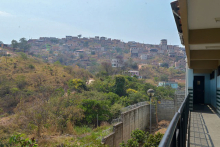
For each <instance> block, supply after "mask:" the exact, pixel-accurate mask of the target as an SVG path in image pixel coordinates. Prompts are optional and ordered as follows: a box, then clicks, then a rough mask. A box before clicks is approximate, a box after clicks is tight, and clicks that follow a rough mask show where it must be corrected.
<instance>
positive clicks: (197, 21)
mask: <svg viewBox="0 0 220 147" xmlns="http://www.w3.org/2000/svg"><path fill="white" fill-rule="evenodd" d="M187 3H188V4H187V5H188V24H189V29H207V28H220V21H219V22H218V23H216V21H215V18H220V0H187Z"/></svg>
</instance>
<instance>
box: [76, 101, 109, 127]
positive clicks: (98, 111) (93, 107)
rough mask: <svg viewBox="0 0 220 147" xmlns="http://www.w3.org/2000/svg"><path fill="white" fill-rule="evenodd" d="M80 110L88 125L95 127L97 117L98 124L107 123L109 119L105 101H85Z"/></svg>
mask: <svg viewBox="0 0 220 147" xmlns="http://www.w3.org/2000/svg"><path fill="white" fill-rule="evenodd" d="M80 108H82V109H83V111H84V115H85V116H86V117H85V120H86V122H87V123H88V124H91V123H92V124H93V125H96V120H97V115H98V120H99V122H101V121H107V120H108V119H109V118H110V111H109V106H108V104H107V103H106V101H101V100H91V99H85V100H83V101H82V104H81V106H80Z"/></svg>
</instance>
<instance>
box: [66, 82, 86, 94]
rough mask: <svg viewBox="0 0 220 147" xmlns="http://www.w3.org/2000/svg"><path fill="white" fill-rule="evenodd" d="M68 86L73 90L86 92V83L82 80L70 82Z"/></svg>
mask: <svg viewBox="0 0 220 147" xmlns="http://www.w3.org/2000/svg"><path fill="white" fill-rule="evenodd" d="M68 86H69V88H70V89H72V90H76V91H78V92H81V91H82V90H86V89H87V87H86V83H85V82H84V81H83V80H81V79H73V80H70V81H69V82H68Z"/></svg>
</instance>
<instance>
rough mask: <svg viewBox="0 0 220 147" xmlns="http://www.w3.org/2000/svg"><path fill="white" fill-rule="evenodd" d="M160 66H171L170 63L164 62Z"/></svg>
mask: <svg viewBox="0 0 220 147" xmlns="http://www.w3.org/2000/svg"><path fill="white" fill-rule="evenodd" d="M160 66H161V67H165V68H169V64H168V63H162V64H161V65H160Z"/></svg>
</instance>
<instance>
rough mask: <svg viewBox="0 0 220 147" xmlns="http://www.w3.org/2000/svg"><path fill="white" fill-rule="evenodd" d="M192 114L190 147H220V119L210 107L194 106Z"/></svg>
mask: <svg viewBox="0 0 220 147" xmlns="http://www.w3.org/2000/svg"><path fill="white" fill-rule="evenodd" d="M193 109H194V110H193V111H192V112H191V123H190V147H200V146H201V147H213V146H215V147H218V146H220V133H219V132H220V118H219V116H218V115H217V114H216V112H215V111H214V110H213V109H212V108H211V107H210V106H209V105H194V106H193Z"/></svg>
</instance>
